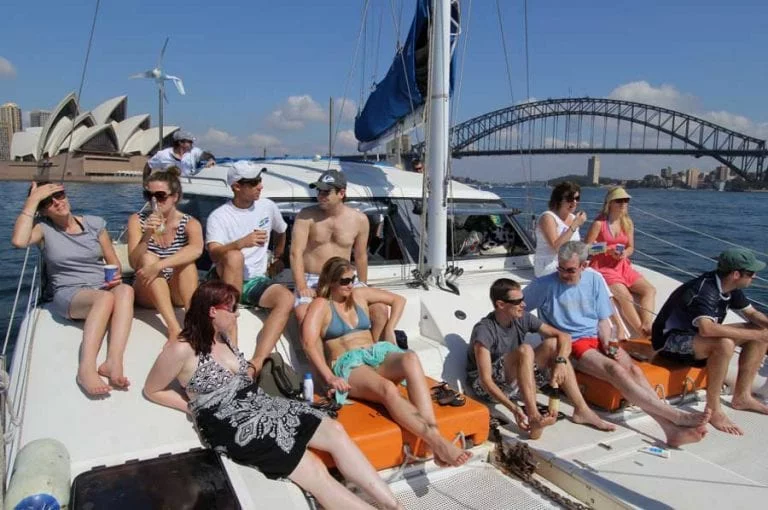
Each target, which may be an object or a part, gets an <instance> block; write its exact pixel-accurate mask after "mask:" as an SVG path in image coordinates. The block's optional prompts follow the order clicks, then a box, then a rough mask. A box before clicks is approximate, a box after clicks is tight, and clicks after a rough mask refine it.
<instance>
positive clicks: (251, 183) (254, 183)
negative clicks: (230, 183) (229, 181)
mask: <svg viewBox="0 0 768 510" xmlns="http://www.w3.org/2000/svg"><path fill="white" fill-rule="evenodd" d="M237 182H238V184H240V185H241V186H251V187H254V186H258V185H259V184H261V177H256V178H255V179H240V180H239V181H237Z"/></svg>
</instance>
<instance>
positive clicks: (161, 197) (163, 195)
mask: <svg viewBox="0 0 768 510" xmlns="http://www.w3.org/2000/svg"><path fill="white" fill-rule="evenodd" d="M172 194H173V193H167V192H165V191H149V190H148V189H145V190H144V200H147V201H149V200H152V198H154V199H155V200H157V201H158V202H165V201H166V200H168V197H170V196H171V195H172Z"/></svg>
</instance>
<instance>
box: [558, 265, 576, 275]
mask: <svg viewBox="0 0 768 510" xmlns="http://www.w3.org/2000/svg"><path fill="white" fill-rule="evenodd" d="M579 269H581V268H578V267H562V266H557V270H558V271H560V272H561V273H567V274H576V273H578V272H579Z"/></svg>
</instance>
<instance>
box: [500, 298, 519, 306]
mask: <svg viewBox="0 0 768 510" xmlns="http://www.w3.org/2000/svg"><path fill="white" fill-rule="evenodd" d="M523 299H524V298H517V299H509V298H504V299H502V301H504V302H505V303H509V304H510V305H515V306H517V305H519V304H520V303H522V302H523Z"/></svg>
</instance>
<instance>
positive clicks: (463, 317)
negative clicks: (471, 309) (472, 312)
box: [453, 310, 467, 321]
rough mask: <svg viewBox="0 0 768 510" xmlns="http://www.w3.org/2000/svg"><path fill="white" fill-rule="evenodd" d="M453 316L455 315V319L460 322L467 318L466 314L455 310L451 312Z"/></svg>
mask: <svg viewBox="0 0 768 510" xmlns="http://www.w3.org/2000/svg"><path fill="white" fill-rule="evenodd" d="M453 315H455V316H456V318H457V319H459V320H460V321H463V320H464V319H466V318H467V314H466V313H464V312H463V311H461V310H456V311H455V312H453Z"/></svg>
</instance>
